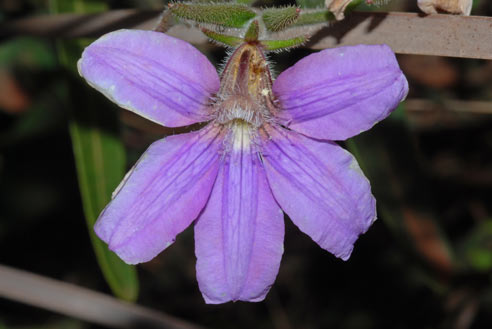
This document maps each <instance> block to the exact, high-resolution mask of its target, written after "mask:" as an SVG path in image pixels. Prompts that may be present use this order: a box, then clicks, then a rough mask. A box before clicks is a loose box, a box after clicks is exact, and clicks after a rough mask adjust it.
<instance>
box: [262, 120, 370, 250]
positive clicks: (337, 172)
mask: <svg viewBox="0 0 492 329" xmlns="http://www.w3.org/2000/svg"><path fill="white" fill-rule="evenodd" d="M267 133H268V135H269V138H268V139H266V142H265V145H264V148H263V156H264V164H265V171H266V173H267V177H268V182H269V183H270V187H271V189H272V192H273V195H274V197H275V200H277V202H278V203H279V204H280V206H281V207H282V209H283V210H284V211H285V212H286V213H287V214H288V215H289V217H290V218H291V219H292V221H293V222H294V223H295V224H296V225H297V226H298V227H299V228H300V229H301V231H303V232H304V233H306V234H308V235H309V236H310V237H311V238H312V239H313V240H314V241H316V242H317V243H318V244H319V245H320V246H321V247H322V248H324V249H326V250H328V251H330V252H331V253H333V254H334V255H335V256H337V257H340V258H342V259H343V260H347V259H348V258H349V257H350V254H351V252H352V249H353V245H354V243H355V241H356V240H357V238H358V236H359V235H360V234H362V233H365V232H366V231H367V229H368V228H369V226H370V225H371V224H372V223H373V222H374V220H375V219H376V207H375V199H374V197H373V196H372V194H371V187H370V184H369V181H368V180H367V179H366V177H365V176H364V174H363V173H362V171H361V170H360V168H359V165H358V164H357V162H356V160H355V159H354V157H353V156H352V155H351V154H350V153H349V152H347V151H345V150H344V149H343V148H341V147H340V146H338V145H336V144H335V143H332V142H325V141H318V140H314V139H311V138H309V137H305V136H303V135H301V134H298V133H296V132H293V131H289V130H287V129H284V128H279V127H270V128H268V129H267Z"/></svg>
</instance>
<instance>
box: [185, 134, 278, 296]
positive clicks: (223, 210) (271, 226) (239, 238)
mask: <svg viewBox="0 0 492 329" xmlns="http://www.w3.org/2000/svg"><path fill="white" fill-rule="evenodd" d="M239 130H241V129H239ZM241 134H244V135H242V136H241ZM234 139H235V141H234V146H233V149H232V150H231V151H230V153H229V154H228V155H227V156H225V157H224V159H223V163H222V166H221V169H220V171H219V174H218V177H217V181H216V182H215V185H214V188H213V190H212V194H211V196H210V200H209V201H208V203H207V206H206V207H205V209H204V211H203V213H202V214H201V215H200V218H199V219H198V221H197V223H196V225H195V244H196V245H195V253H196V256H197V277H198V283H199V285H200V290H201V292H202V294H203V297H204V298H205V301H206V302H207V303H209V304H219V303H225V302H228V301H236V300H243V301H251V302H257V301H261V300H263V299H264V298H265V296H266V294H267V293H268V290H269V289H270V286H271V285H272V284H273V282H274V281H275V277H276V276H277V273H278V269H279V266H280V260H281V258H282V254H283V239H284V223H283V213H282V210H281V209H280V208H279V206H278V205H277V203H276V202H275V200H274V199H273V196H272V193H271V191H270V188H269V187H268V183H267V180H266V176H265V173H264V169H263V167H262V165H261V163H260V161H259V158H258V154H257V153H256V152H254V151H253V150H252V148H251V143H250V140H249V136H248V132H247V131H239V132H237V131H236V132H235V137H234Z"/></svg>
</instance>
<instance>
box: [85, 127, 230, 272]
mask: <svg viewBox="0 0 492 329" xmlns="http://www.w3.org/2000/svg"><path fill="white" fill-rule="evenodd" d="M221 144H222V140H221V138H220V132H219V131H217V130H215V129H213V128H211V127H206V128H204V129H202V130H200V131H197V132H193V133H188V134H181V135H175V136H170V137H167V138H165V139H163V140H159V141H157V142H155V143H153V144H152V145H151V146H150V147H149V148H148V150H147V151H146V152H145V153H144V154H143V155H142V157H141V158H140V160H139V161H138V163H137V164H136V165H135V167H134V168H133V169H132V170H131V171H130V173H129V175H128V177H126V178H125V180H124V181H123V182H122V184H120V186H119V187H118V188H117V190H116V191H115V192H116V193H115V195H114V199H113V200H112V201H111V203H110V204H108V206H107V207H106V208H105V209H104V211H103V212H102V214H101V215H100V217H99V219H98V221H97V223H96V225H95V227H94V229H95V231H96V234H97V235H98V236H99V237H100V238H101V239H102V240H104V241H105V242H106V243H108V244H109V248H110V249H111V250H113V251H114V252H115V253H116V254H118V256H120V258H121V259H123V260H124V261H125V262H127V263H129V264H137V263H141V262H145V261H149V260H151V259H152V258H154V257H155V256H156V255H157V254H158V253H159V252H161V251H162V250H163V249H165V248H166V247H168V246H169V245H170V244H171V243H173V242H174V240H175V238H176V235H177V234H179V233H180V232H182V231H183V230H184V229H185V228H186V227H188V226H189V225H190V223H191V222H192V221H193V220H194V219H196V218H197V216H198V214H199V213H200V211H201V210H202V209H203V207H204V206H205V203H206V202H207V199H208V197H209V196H210V191H211V189H212V186H213V184H214V181H215V178H216V177H217V171H218V168H219V148H220V146H221Z"/></svg>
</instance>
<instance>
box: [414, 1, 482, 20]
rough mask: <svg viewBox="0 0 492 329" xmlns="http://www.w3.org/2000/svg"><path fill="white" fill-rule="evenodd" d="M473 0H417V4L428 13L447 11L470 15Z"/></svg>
mask: <svg viewBox="0 0 492 329" xmlns="http://www.w3.org/2000/svg"><path fill="white" fill-rule="evenodd" d="M472 2H473V1H472V0H417V4H418V6H419V8H420V10H422V11H423V12H424V13H426V14H437V13H440V12H446V13H449V14H456V15H465V16H469V15H470V12H471V7H472Z"/></svg>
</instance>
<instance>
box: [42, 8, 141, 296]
mask: <svg viewBox="0 0 492 329" xmlns="http://www.w3.org/2000/svg"><path fill="white" fill-rule="evenodd" d="M51 6H52V10H53V11H54V12H60V9H63V10H73V11H76V12H93V11H98V10H100V9H103V8H104V6H101V4H100V3H98V2H94V1H91V2H87V3H86V2H83V1H80V0H79V1H77V0H73V1H68V0H63V1H61V0H60V1H54V0H53V1H52V2H51ZM88 43H89V41H88V40H69V41H68V40H67V41H63V42H59V43H58V54H59V58H60V62H61V64H62V65H63V66H64V67H65V68H67V69H68V71H69V72H70V73H71V78H72V79H71V80H70V81H69V83H68V84H67V87H68V88H69V90H68V95H69V97H70V98H69V101H70V102H69V104H68V106H69V107H70V123H69V128H70V136H71V138H72V145H73V150H74V156H75V163H76V167H77V174H78V180H79V187H80V193H81V197H82V203H83V208H84V214H85V217H86V221H87V226H88V228H89V234H90V238H91V241H92V245H93V247H94V251H95V253H96V257H97V260H98V263H99V266H100V268H101V270H102V272H103V274H104V277H105V279H106V281H107V282H108V284H109V286H110V288H111V290H112V291H113V293H114V294H115V295H116V296H117V297H119V298H121V299H124V300H128V301H134V300H136V298H137V296H138V278H137V273H136V269H135V267H134V266H130V265H127V264H125V263H124V262H123V261H122V260H121V259H120V258H119V257H118V256H117V255H116V254H114V253H113V252H111V251H110V250H109V249H108V247H107V245H106V244H105V243H103V242H102V241H101V240H100V239H99V238H98V237H97V236H96V235H95V234H94V230H93V226H94V223H95V222H96V220H97V217H98V216H99V214H100V212H101V211H102V210H103V209H104V207H105V206H106V204H108V203H109V201H110V200H111V194H112V192H113V191H114V189H115V188H116V187H117V186H118V184H119V182H120V181H121V179H122V178H123V177H124V174H125V150H124V146H123V144H122V142H121V139H120V137H119V134H118V118H117V115H116V111H114V110H113V111H110V110H109V109H104V107H108V106H107V105H108V102H107V101H106V100H105V99H104V98H103V97H102V96H100V95H98V94H96V93H95V91H93V90H91V89H89V88H88V87H86V86H84V85H82V83H83V82H82V79H81V78H80V77H79V76H78V74H77V67H76V65H77V64H76V63H77V60H78V59H79V57H80V55H81V53H82V50H83V49H84V47H85V46H87V45H88Z"/></svg>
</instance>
